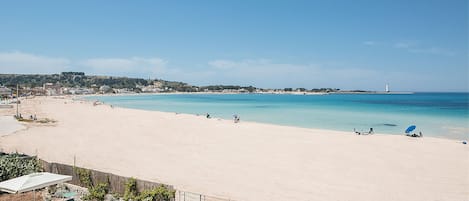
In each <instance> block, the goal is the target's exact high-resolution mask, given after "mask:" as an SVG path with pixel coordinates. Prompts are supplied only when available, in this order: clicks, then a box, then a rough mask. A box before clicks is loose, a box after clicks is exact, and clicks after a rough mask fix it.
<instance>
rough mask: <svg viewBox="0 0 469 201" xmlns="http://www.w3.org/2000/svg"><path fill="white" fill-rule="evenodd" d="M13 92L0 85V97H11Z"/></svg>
mask: <svg viewBox="0 0 469 201" xmlns="http://www.w3.org/2000/svg"><path fill="white" fill-rule="evenodd" d="M12 94H13V92H12V90H11V89H9V88H6V87H0V98H6V97H11V96H12Z"/></svg>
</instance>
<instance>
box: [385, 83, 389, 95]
mask: <svg viewBox="0 0 469 201" xmlns="http://www.w3.org/2000/svg"><path fill="white" fill-rule="evenodd" d="M385 88H386V89H385V91H386V93H389V84H386V87H385Z"/></svg>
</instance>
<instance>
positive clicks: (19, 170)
mask: <svg viewBox="0 0 469 201" xmlns="http://www.w3.org/2000/svg"><path fill="white" fill-rule="evenodd" d="M39 171H41V167H40V165H39V161H38V160H37V158H36V157H29V156H25V155H22V154H18V153H12V154H4V155H0V181H5V180H8V179H13V178H16V177H20V176H23V175H27V174H31V173H33V172H39Z"/></svg>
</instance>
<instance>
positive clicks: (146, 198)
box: [135, 185, 175, 201]
mask: <svg viewBox="0 0 469 201" xmlns="http://www.w3.org/2000/svg"><path fill="white" fill-rule="evenodd" d="M174 197H175V191H174V190H171V189H169V188H167V187H165V186H163V185H161V186H158V187H156V188H153V189H151V190H145V191H143V192H142V193H140V195H138V196H137V197H136V199H135V200H136V201H170V200H171V199H172V198H174Z"/></svg>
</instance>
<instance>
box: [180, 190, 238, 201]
mask: <svg viewBox="0 0 469 201" xmlns="http://www.w3.org/2000/svg"><path fill="white" fill-rule="evenodd" d="M176 201H235V200H232V199H230V198H220V197H214V196H208V195H202V194H199V193H193V192H188V191H181V190H177V191H176Z"/></svg>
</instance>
